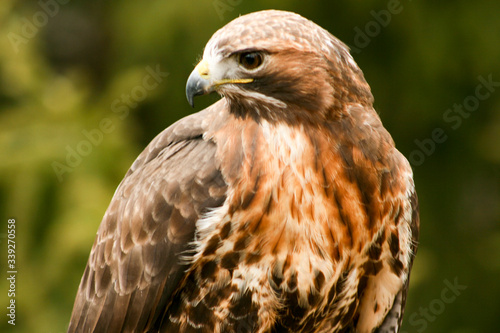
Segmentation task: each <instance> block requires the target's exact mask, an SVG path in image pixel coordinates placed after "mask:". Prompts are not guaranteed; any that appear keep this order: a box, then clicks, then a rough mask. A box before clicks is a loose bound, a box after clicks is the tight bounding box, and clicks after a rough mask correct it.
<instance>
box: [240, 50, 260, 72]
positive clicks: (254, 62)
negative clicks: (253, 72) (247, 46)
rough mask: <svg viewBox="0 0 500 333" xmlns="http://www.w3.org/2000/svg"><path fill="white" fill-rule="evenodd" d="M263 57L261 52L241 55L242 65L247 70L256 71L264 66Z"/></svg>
mask: <svg viewBox="0 0 500 333" xmlns="http://www.w3.org/2000/svg"><path fill="white" fill-rule="evenodd" d="M262 61H263V56H262V54H261V53H259V52H245V53H241V54H240V57H239V62H240V65H241V66H243V67H245V68H246V69H256V68H257V67H259V66H260V65H262Z"/></svg>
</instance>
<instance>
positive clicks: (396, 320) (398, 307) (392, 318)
mask: <svg viewBox="0 0 500 333" xmlns="http://www.w3.org/2000/svg"><path fill="white" fill-rule="evenodd" d="M410 203H411V207H412V216H411V223H410V227H411V232H412V253H413V255H412V257H411V261H410V265H409V267H408V278H407V279H406V282H405V284H404V286H403V288H402V289H401V290H400V291H399V293H398V294H397V295H396V297H395V298H394V303H393V305H392V308H391V309H390V310H389V312H388V313H387V315H386V317H385V319H384V321H383V322H382V324H381V325H380V327H378V328H377V329H376V330H375V332H376V333H393V332H399V329H400V328H401V323H402V322H403V315H404V311H405V306H406V297H407V295H408V288H409V285H410V272H411V267H412V265H413V259H414V258H415V255H416V254H417V248H418V236H419V228H420V216H419V209H418V197H417V193H416V192H414V193H413V194H412V196H411V197H410Z"/></svg>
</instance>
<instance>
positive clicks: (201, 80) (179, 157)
mask: <svg viewBox="0 0 500 333" xmlns="http://www.w3.org/2000/svg"><path fill="white" fill-rule="evenodd" d="M186 91H187V96H188V100H189V101H190V102H191V103H192V100H193V97H194V96H196V95H201V94H205V93H210V92H212V91H216V92H218V93H219V94H221V95H222V96H223V98H222V99H221V100H220V101H218V102H217V103H215V104H213V105H212V106H210V107H209V108H207V109H206V110H204V111H201V112H199V113H196V114H193V115H191V116H189V117H186V118H184V119H181V120H180V121H178V122H177V123H175V124H174V125H172V126H170V127H169V128H167V129H166V130H165V131H164V132H163V133H161V134H160V135H159V136H157V137H156V138H155V139H154V140H153V141H152V142H151V143H150V145H149V146H148V147H147V148H146V150H145V151H144V152H143V153H142V154H141V155H140V156H139V157H138V159H137V160H136V162H135V163H134V164H133V165H132V167H131V169H130V170H129V172H128V173H127V175H126V176H125V178H124V180H123V181H122V183H121V184H120V186H119V187H118V189H117V191H116V193H115V195H114V197H113V199H112V201H111V204H110V206H109V208H108V210H107V212H106V214H105V216H104V219H103V221H102V223H101V226H100V228H99V231H98V233H97V237H96V241H95V243H94V245H93V248H92V251H91V254H90V258H89V262H88V265H87V268H86V270H85V273H84V276H83V278H82V282H81V284H80V288H79V290H78V294H77V297H76V300H75V306H74V309H73V314H72V318H71V322H70V327H69V332H199V333H202V332H360V333H365V332H397V331H398V330H399V327H400V325H401V320H402V316H403V311H404V306H405V301H406V294H407V290H408V282H409V274H410V270H411V265H412V261H413V256H414V254H415V252H416V248H417V238H418V228H419V219H418V202H417V196H416V193H415V189H414V184H413V180H412V171H411V168H410V165H409V163H408V162H407V161H406V159H405V158H404V157H403V156H402V155H401V154H400V153H399V152H398V151H397V150H396V148H395V146H394V142H393V140H392V138H391V136H390V135H389V133H388V132H387V131H386V130H385V129H384V127H383V126H382V123H381V121H380V119H379V117H378V115H377V113H376V112H375V110H374V109H373V106H372V104H373V97H372V95H371V92H370V88H369V86H368V84H367V83H366V81H365V79H364V77H363V74H362V72H361V70H360V69H359V68H358V66H357V65H356V63H355V62H354V60H353V59H352V57H351V56H350V54H349V52H348V49H347V47H346V46H345V45H344V44H342V43H341V42H340V41H339V40H338V39H336V38H335V37H333V36H332V35H331V34H330V33H328V32H327V31H326V30H324V29H322V28H320V27H319V26H317V25H316V24H314V23H313V22H311V21H308V20H306V19H304V18H303V17H301V16H299V15H297V14H293V13H289V12H283V11H272V10H271V11H263V12H257V13H253V14H249V15H245V16H242V17H239V18H237V19H235V20H234V21H232V22H230V23H229V24H227V25H226V26H225V27H223V28H222V29H220V30H219V31H217V32H216V33H215V34H214V35H213V37H212V38H211V39H210V41H209V42H208V44H207V46H206V48H205V52H204V55H203V60H202V62H200V64H199V65H198V66H197V67H196V69H195V70H194V71H193V73H192V74H191V76H190V77H189V80H188V84H187V87H186Z"/></svg>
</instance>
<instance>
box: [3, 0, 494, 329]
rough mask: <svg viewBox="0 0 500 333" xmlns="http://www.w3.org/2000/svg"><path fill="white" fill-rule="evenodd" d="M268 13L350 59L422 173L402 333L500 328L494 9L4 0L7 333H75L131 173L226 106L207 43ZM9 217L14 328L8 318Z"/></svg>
mask: <svg viewBox="0 0 500 333" xmlns="http://www.w3.org/2000/svg"><path fill="white" fill-rule="evenodd" d="M268 8H276V9H285V10H291V11H294V12H297V13H299V14H301V15H303V16H305V17H307V18H309V19H311V20H313V21H314V22H316V23H318V24H319V25H321V26H322V27H324V28H326V29H327V30H329V31H330V32H332V33H333V34H334V35H335V36H337V37H338V38H340V39H341V40H343V41H344V42H345V43H347V44H348V45H350V46H351V49H352V54H353V56H354V59H355V60H356V62H357V63H358V64H359V66H360V67H361V69H362V70H363V71H364V73H365V77H366V79H367V81H368V82H369V84H370V85H371V87H372V91H373V94H374V96H375V108H376V109H377V111H378V112H379V114H380V116H381V118H382V121H383V122H384V125H385V126H386V128H387V129H388V130H389V131H390V133H391V134H392V135H393V138H394V140H395V141H396V144H397V147H398V149H399V150H401V151H402V152H403V154H404V155H405V156H407V158H408V159H409V160H410V162H411V164H412V165H413V168H414V177H415V183H416V186H417V190H418V194H419V198H420V209H421V239H420V248H419V252H418V256H417V258H416V261H415V266H414V270H413V274H412V283H411V289H410V293H409V299H408V305H407V308H406V314H405V321H404V326H403V331H405V332H456V333H475V332H497V331H498V327H499V324H500V319H499V318H500V283H499V281H500V226H499V223H500V112H499V109H500V20H499V15H500V3H498V2H493V1H487V0H478V1H441V2H437V1H430V0H427V1H409V0H402V1H395V0H390V1H363V2H361V1H347V0H343V1H336V2H332V1H326V0H324V1H308V2H304V1H294V0H288V1H285V0H282V1H273V2H270V1H250V0H215V1H213V0H210V1H191V2H187V1H180V0H169V1H167V0H148V1H134V0H121V1H89V0H87V1H83V0H82V1H79V0H71V1H69V0H52V1H48V0H45V1H41V2H38V1H20V0H19V1H15V0H2V1H1V2H0V218H1V222H0V267H1V269H2V271H1V272H0V276H1V277H2V278H1V279H0V309H2V310H0V331H2V332H7V331H13V332H64V331H65V330H66V327H67V324H68V321H69V316H70V313H71V309H72V305H73V300H74V297H75V293H76V290H77V287H78V284H79V281H80V278H81V275H82V273H83V270H84V267H85V264H86V261H87V258H88V254H89V251H90V248H91V246H92V243H93V240H94V237H95V233H96V231H97V228H98V225H99V223H100V220H101V218H102V216H103V214H104V212H105V210H106V208H107V206H108V204H109V201H110V199H111V197H112V195H113V193H114V190H115V189H116V187H117V186H118V184H119V182H120V180H121V179H122V177H123V176H124V174H125V172H126V171H127V169H128V168H129V167H130V165H131V164H132V162H133V161H134V159H135V158H136V157H137V155H138V154H139V153H140V152H141V150H142V149H144V147H145V146H146V145H147V144H148V143H149V141H150V140H151V139H152V138H153V137H154V136H155V135H156V134H158V133H159V132H160V131H162V130H163V129H164V128H166V127H167V126H169V125H170V124H171V123H173V122H174V121H176V120H177V119H180V118H181V117H184V116H186V115H188V114H190V113H192V112H195V111H198V110H201V109H202V108H203V107H206V106H208V105H209V104H211V103H213V102H214V101H215V100H216V99H217V97H215V96H207V97H203V98H199V99H197V101H196V102H197V105H196V108H195V109H194V110H193V109H191V108H190V107H189V105H188V103H187V102H186V99H185V93H184V89H185V82H186V79H187V77H188V75H189V73H190V72H191V70H192V69H193V66H194V65H195V64H196V63H197V60H199V58H200V57H201V54H202V50H203V47H204V45H205V43H206V42H207V41H208V39H209V38H210V36H211V35H212V34H213V33H214V32H215V31H216V30H217V29H218V28H220V27H222V26H223V25H225V24H226V23H227V22H229V21H230V20H232V19H233V18H235V17H237V16H238V15H240V14H245V13H249V12H252V11H257V10H261V9H268ZM155 71H156V73H157V74H156V76H155V75H152V74H151V72H155ZM167 74H168V75H167ZM148 75H149V76H150V77H148ZM151 78H153V80H152V79H151ZM155 78H156V79H155ZM145 80H146V81H145ZM155 83H156V84H155ZM8 219H15V220H16V269H17V271H18V273H17V280H16V296H15V300H16V326H15V327H14V326H11V325H9V324H7V320H8V319H9V318H8V317H7V316H6V315H5V314H6V312H7V310H6V307H7V306H8V305H9V301H10V298H9V297H8V295H7V294H8V289H9V285H8V283H7V282H8V281H7V279H6V277H7V273H6V272H7V245H6V244H7V224H8V223H7V221H8Z"/></svg>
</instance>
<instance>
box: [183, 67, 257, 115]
mask: <svg viewBox="0 0 500 333" xmlns="http://www.w3.org/2000/svg"><path fill="white" fill-rule="evenodd" d="M250 82H253V79H250V78H248V79H222V80H216V81H212V80H211V76H210V71H209V66H208V62H207V61H205V60H202V61H200V62H199V63H198V65H196V67H195V68H194V70H193V71H192V72H191V74H190V75H189V78H188V80H187V83H186V98H187V100H188V102H189V105H191V107H194V97H195V96H201V95H206V94H209V93H211V92H214V91H215V90H216V89H217V88H218V87H220V86H221V85H223V84H228V83H233V84H238V83H250Z"/></svg>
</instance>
